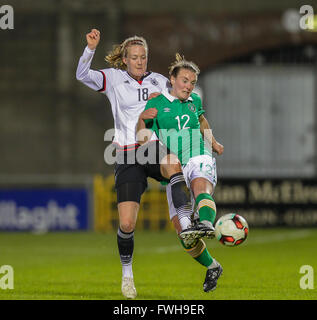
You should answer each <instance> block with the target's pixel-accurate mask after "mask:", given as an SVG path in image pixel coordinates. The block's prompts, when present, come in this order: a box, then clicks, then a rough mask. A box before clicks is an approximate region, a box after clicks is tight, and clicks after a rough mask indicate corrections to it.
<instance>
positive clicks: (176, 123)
mask: <svg viewBox="0 0 317 320" xmlns="http://www.w3.org/2000/svg"><path fill="white" fill-rule="evenodd" d="M150 108H156V109H157V111H158V113H157V116H156V118H154V119H147V120H145V124H146V127H147V128H149V129H151V130H152V131H154V132H155V133H156V135H157V136H158V138H159V139H160V140H161V141H162V142H163V143H164V144H165V145H166V146H167V147H168V148H169V149H170V150H171V151H172V152H173V153H175V154H176V155H177V156H178V159H179V160H180V161H181V163H182V164H183V165H184V164H186V163H187V162H188V161H189V159H190V158H192V157H195V156H199V155H204V154H208V155H211V151H210V149H208V147H207V146H206V145H205V143H204V140H203V137H202V134H201V132H200V122H199V117H200V116H201V115H202V114H203V113H204V112H205V110H203V108H202V104H201V99H200V97H199V96H198V95H197V94H195V93H192V94H191V95H190V97H189V98H188V100H186V101H180V100H179V99H177V98H176V97H173V96H172V95H170V94H169V93H168V92H167V91H163V92H162V94H161V95H159V96H157V97H156V98H153V99H151V100H149V101H148V102H147V104H146V106H145V109H144V110H147V109H150Z"/></svg>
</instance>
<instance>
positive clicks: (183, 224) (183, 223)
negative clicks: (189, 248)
mask: <svg viewBox="0 0 317 320" xmlns="http://www.w3.org/2000/svg"><path fill="white" fill-rule="evenodd" d="M179 223H180V225H181V228H182V230H185V229H188V228H189V227H190V225H191V221H190V218H189V217H187V216H183V217H181V218H180V219H179Z"/></svg>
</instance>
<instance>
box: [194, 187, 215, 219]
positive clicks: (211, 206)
mask: <svg viewBox="0 0 317 320" xmlns="http://www.w3.org/2000/svg"><path fill="white" fill-rule="evenodd" d="M196 205H197V207H198V213H199V220H200V221H203V220H207V221H210V222H211V223H214V222H215V219H216V203H215V201H214V199H213V198H212V196H211V195H210V194H209V193H201V194H199V195H198V197H197V198H196Z"/></svg>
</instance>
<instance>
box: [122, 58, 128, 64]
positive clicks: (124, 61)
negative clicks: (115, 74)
mask: <svg viewBox="0 0 317 320" xmlns="http://www.w3.org/2000/svg"><path fill="white" fill-rule="evenodd" d="M122 61H123V63H124V64H125V65H127V62H128V61H127V57H123V58H122Z"/></svg>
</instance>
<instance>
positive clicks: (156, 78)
mask: <svg viewBox="0 0 317 320" xmlns="http://www.w3.org/2000/svg"><path fill="white" fill-rule="evenodd" d="M148 79H149V80H150V81H151V83H152V84H154V85H158V84H161V85H162V84H163V85H164V86H166V87H167V86H168V83H169V80H168V79H167V78H166V77H165V76H163V75H162V74H160V73H157V72H153V71H151V72H150V73H149V75H148Z"/></svg>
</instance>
